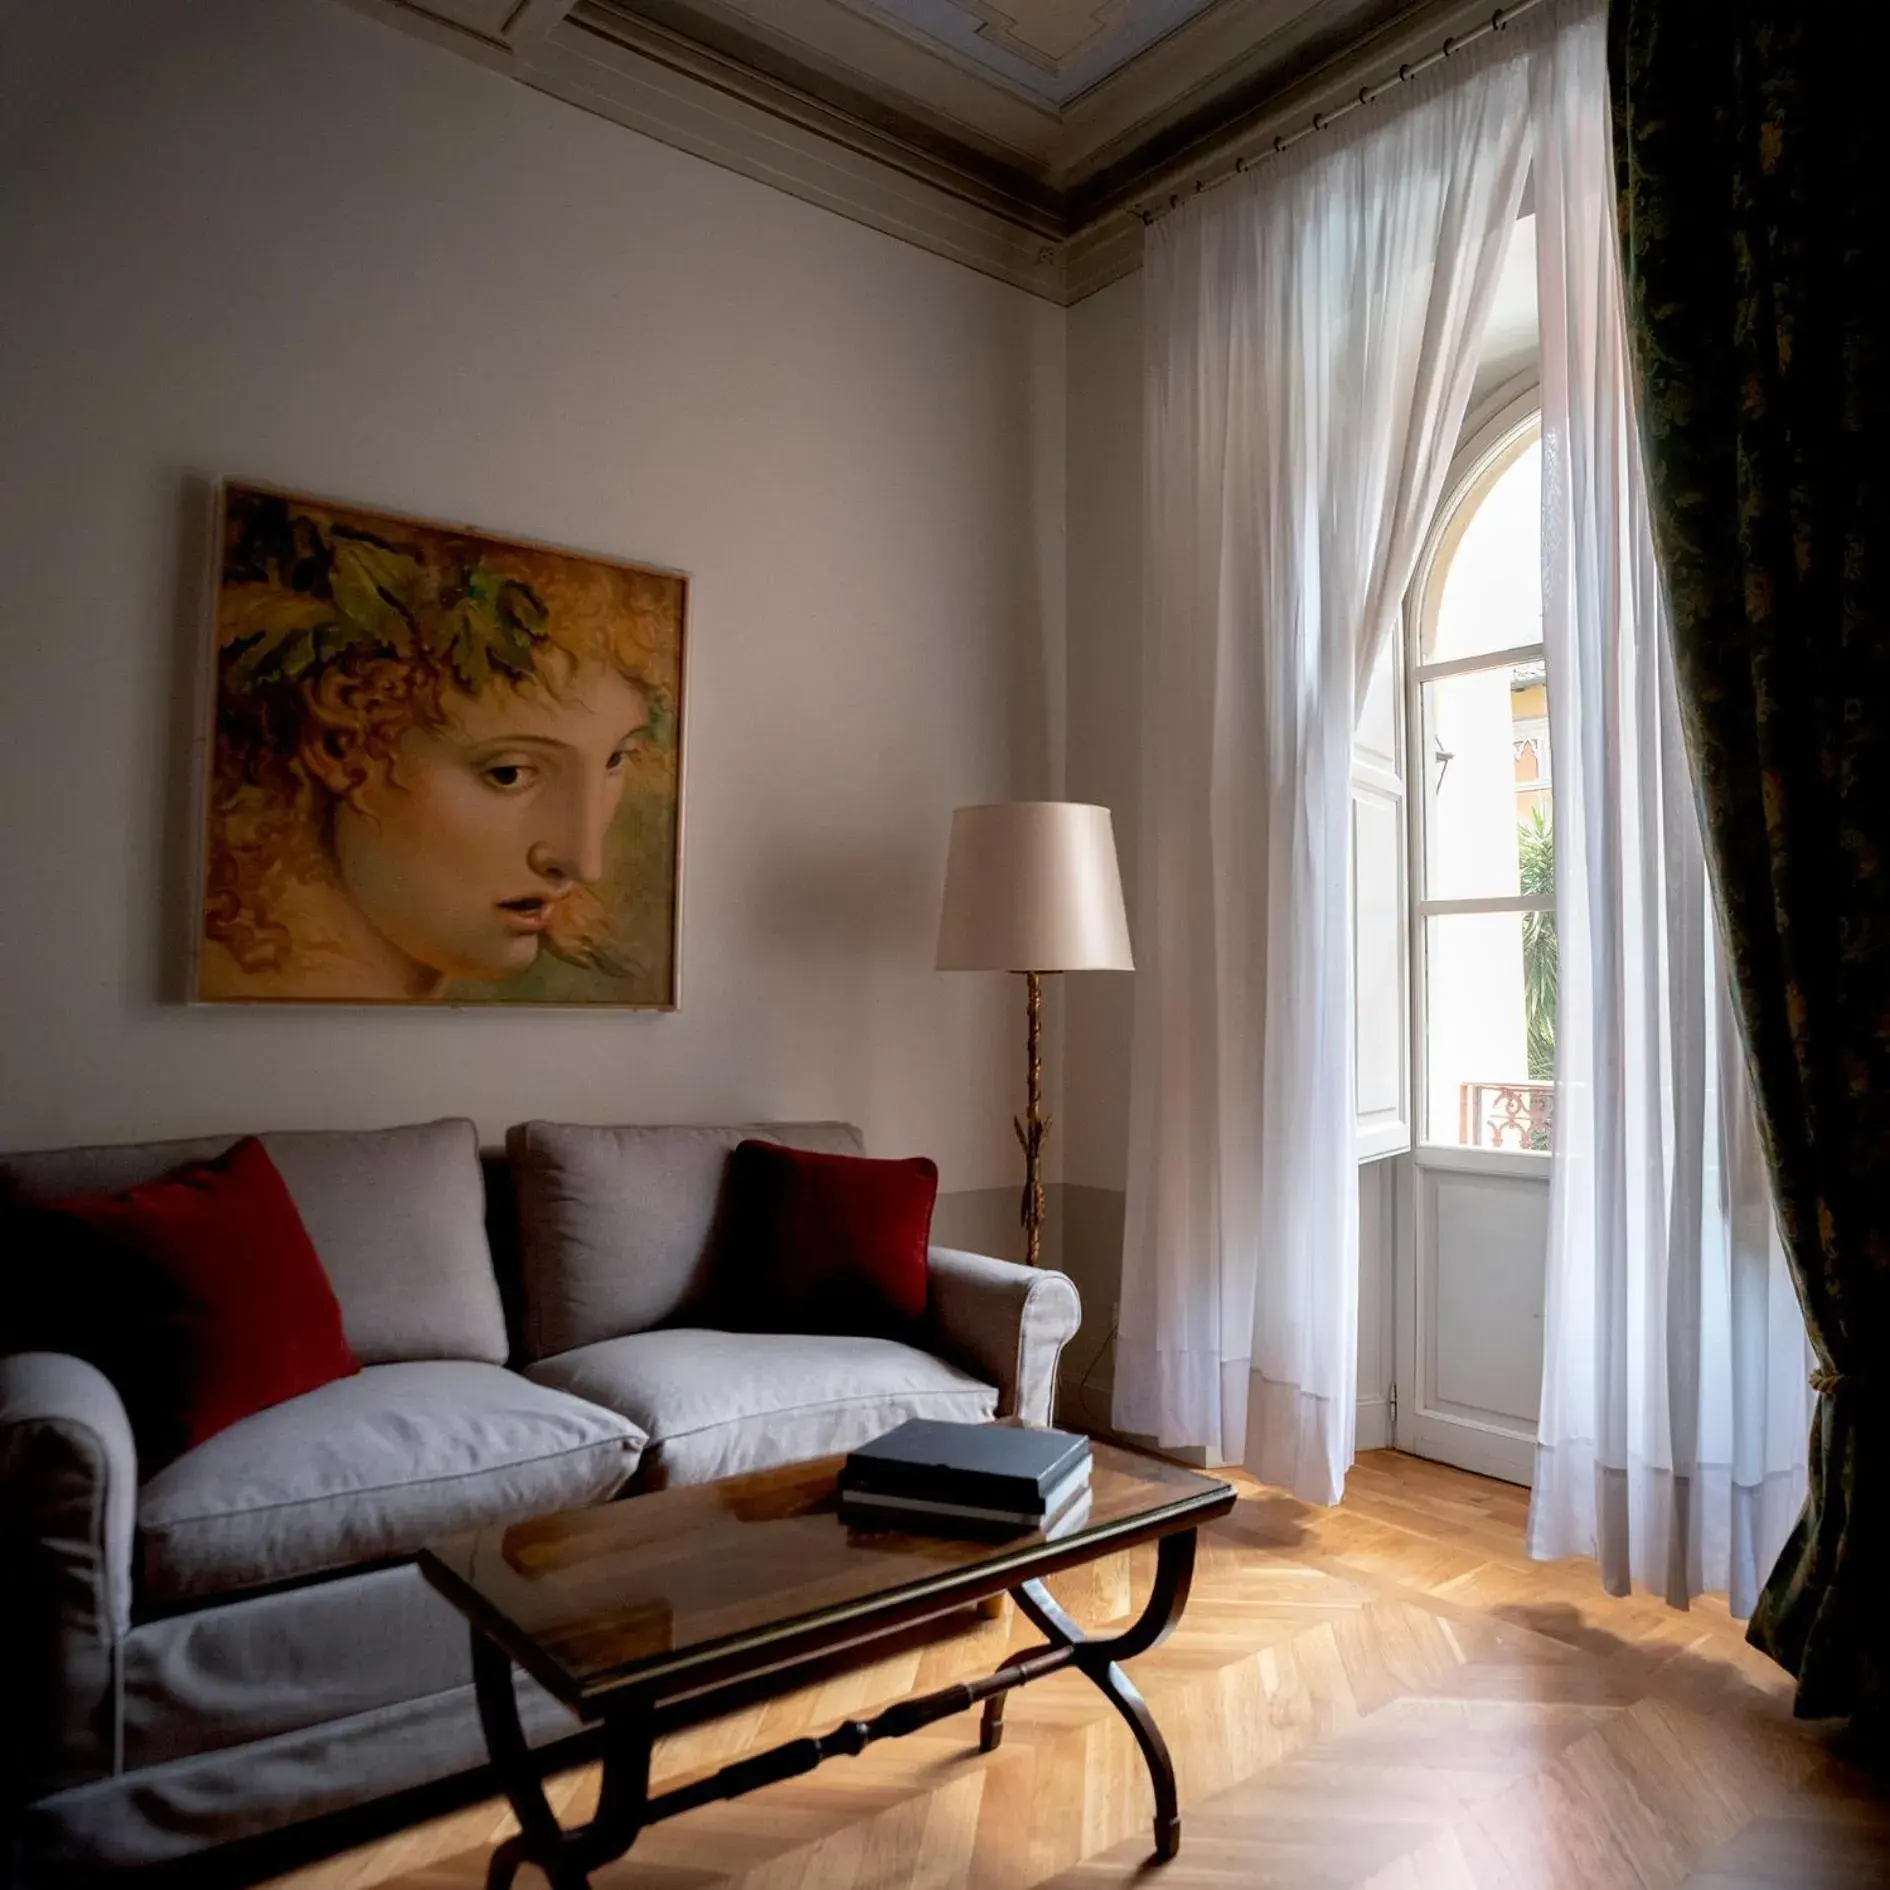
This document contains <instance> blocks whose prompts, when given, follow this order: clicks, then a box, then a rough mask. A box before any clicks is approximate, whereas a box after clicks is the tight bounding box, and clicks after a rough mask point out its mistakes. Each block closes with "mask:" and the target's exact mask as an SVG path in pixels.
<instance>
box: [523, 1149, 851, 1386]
mask: <svg viewBox="0 0 1890 1890" xmlns="http://www.w3.org/2000/svg"><path fill="white" fill-rule="evenodd" d="M750 1138H755V1139H759V1140H764V1141H770V1142H782V1143H785V1144H786V1145H787V1146H788V1147H790V1148H805V1149H813V1150H816V1151H818V1152H820V1153H822V1154H828V1155H860V1154H863V1153H864V1152H865V1146H864V1144H863V1143H862V1141H861V1139H860V1132H859V1130H858V1129H856V1128H854V1127H853V1126H852V1125H851V1124H850V1123H845V1122H751V1123H737V1124H731V1125H729V1126H727V1127H722V1128H701V1129H693V1128H650V1127H627V1128H592V1127H588V1126H585V1125H582V1124H578V1123H567V1122H524V1123H520V1124H519V1126H518V1127H517V1128H515V1129H512V1130H510V1131H508V1132H507V1135H506V1138H505V1146H506V1152H507V1153H508V1154H509V1155H510V1156H511V1158H512V1173H513V1179H514V1182H515V1184H516V1186H517V1189H518V1220H519V1246H520V1263H521V1264H520V1278H521V1282H522V1288H523V1301H524V1304H523V1311H524V1321H523V1323H524V1333H523V1338H524V1353H525V1357H526V1358H527V1359H541V1358H551V1357H553V1356H555V1355H556V1354H557V1353H559V1352H568V1351H570V1350H572V1348H573V1347H575V1346H580V1345H594V1344H596V1343H597V1341H598V1340H600V1339H617V1338H622V1337H623V1336H624V1334H626V1333H630V1332H647V1331H648V1330H649V1329H650V1328H651V1327H652V1326H659V1325H662V1324H663V1323H664V1322H665V1321H666V1320H670V1319H674V1318H675V1317H676V1316H677V1314H678V1313H680V1312H682V1311H684V1310H685V1309H692V1308H700V1307H702V1306H703V1305H704V1304H705V1302H706V1301H707V1300H708V1298H709V1296H710V1288H711V1285H712V1282H711V1278H710V1272H711V1262H712V1261H713V1258H714V1250H715V1237H716V1233H717V1231H718V1227H719V1222H720V1216H721V1207H722V1186H723V1181H724V1178H725V1176H726V1174H727V1172H728V1158H729V1155H730V1153H731V1152H732V1151H733V1149H734V1147H735V1145H736V1144H737V1143H738V1142H743V1141H746V1140H748V1139H750Z"/></svg>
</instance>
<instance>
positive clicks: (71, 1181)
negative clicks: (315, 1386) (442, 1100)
mask: <svg viewBox="0 0 1890 1890" xmlns="http://www.w3.org/2000/svg"><path fill="white" fill-rule="evenodd" d="M239 1139H240V1138H239V1137H237V1136H233V1135H221V1136H200V1137H195V1138H193V1139H191V1140H189V1141H179V1142H131V1143H122V1144H119V1145H117V1146H115V1147H110V1148H67V1149H46V1150H42V1151H40V1152H38V1153H34V1154H27V1155H6V1156H0V1173H3V1174H5V1175H6V1176H7V1177H8V1178H10V1179H11V1180H12V1181H13V1183H14V1184H15V1185H16V1186H17V1187H18V1188H19V1189H20V1191H21V1192H22V1193H23V1194H25V1195H27V1196H29V1197H39V1198H43V1197H45V1196H48V1195H55V1194H115V1193H117V1192H118V1191H119V1190H121V1189H124V1188H135V1187H137V1186H138V1184H139V1183H140V1182H145V1181H151V1180H155V1179H156V1177H157V1176H159V1175H162V1174H164V1173H166V1172H167V1171H168V1170H170V1169H173V1168H176V1167H178V1166H179V1165H180V1164H181V1163H184V1162H191V1161H205V1160H208V1159H209V1158H211V1157H213V1156H217V1155H221V1154H222V1153H223V1151H224V1150H225V1149H227V1148H230V1147H231V1146H233V1145H234V1144H235V1143H236V1142H237V1141H238V1140H239ZM261 1141H262V1144H263V1146H264V1147H265V1148H266V1149H267V1150H268V1151H269V1158H270V1160H271V1161H273V1162H274V1163H275V1165H276V1167H277V1168H278V1170H280V1172H281V1175H282V1179H283V1181H284V1182H285V1183H287V1185H288V1189H289V1193H290V1195H291V1197H292V1198H293V1199H294V1201H295V1205H296V1209H297V1211H298V1212H299V1213H300V1214H301V1216H302V1224H303V1226H305V1227H306V1228H307V1229H308V1236H309V1239H310V1240H311V1241H313V1242H314V1245H315V1251H316V1252H317V1253H318V1254H319V1255H320V1256H321V1261H322V1265H323V1267H324V1268H325V1269H326V1270H327V1273H328V1278H329V1280H330V1282H331V1283H332V1284H333V1286H334V1289H335V1297H336V1299H338V1300H339V1301H340V1302H341V1319H342V1326H343V1329H344V1330H345V1331H346V1333H347V1335H348V1343H349V1344H350V1345H351V1346H352V1347H353V1348H354V1354H355V1357H356V1358H358V1359H359V1360H360V1361H361V1363H362V1364H364V1365H391V1364H396V1363H398V1362H400V1361H402V1360H405V1359H426V1358H455V1359H473V1360H478V1361H481V1362H483V1363H486V1364H492V1365H499V1364H503V1363H504V1362H505V1353H506V1339H505V1315H504V1313H503V1311H502V1310H501V1307H500V1303H499V1288H498V1282H497V1281H496V1280H495V1279H494V1278H493V1272H492V1252H491V1249H490V1248H489V1247H488V1246H487V1244H486V1228H485V1186H484V1183H483V1181H482V1180H481V1177H480V1172H479V1136H478V1132H477V1131H476V1130H475V1129H474V1127H473V1125H472V1124H471V1123H470V1122H467V1121H463V1120H459V1121H449V1122H426V1123H420V1124H418V1125H416V1126H414V1127H412V1128H401V1129H360V1130H353V1129H339V1130H325V1129H294V1130H283V1131H276V1132H271V1133H270V1134H267V1135H264V1136H263V1137H261Z"/></svg>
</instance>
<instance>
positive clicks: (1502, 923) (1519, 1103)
mask: <svg viewBox="0 0 1890 1890" xmlns="http://www.w3.org/2000/svg"><path fill="white" fill-rule="evenodd" d="M1424 929H1425V940H1424V944H1425V952H1424V978H1425V1009H1426V1016H1425V1025H1426V1038H1427V1049H1428V1052H1429V1054H1428V1056H1427V1058H1426V1084H1427V1090H1428V1093H1427V1095H1426V1097H1425V1139H1426V1140H1427V1141H1430V1142H1450V1143H1458V1144H1461V1145H1462V1146H1464V1147H1466V1148H1506V1149H1536V1150H1544V1151H1546V1150H1547V1148H1548V1147H1549V1143H1550V1137H1551V1131H1552V1127H1553V1120H1554V1104H1555V980H1556V945H1555V920H1554V917H1553V915H1552V914H1550V913H1546V912H1527V913H1525V912H1477V913H1449V914H1446V915H1443V916H1441V917H1437V918H1432V919H1429V920H1427V921H1426V922H1425V928H1424Z"/></svg>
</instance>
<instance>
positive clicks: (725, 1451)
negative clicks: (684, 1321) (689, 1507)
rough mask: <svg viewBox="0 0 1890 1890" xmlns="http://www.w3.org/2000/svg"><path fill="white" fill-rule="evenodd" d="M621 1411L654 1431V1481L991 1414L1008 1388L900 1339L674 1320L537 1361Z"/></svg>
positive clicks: (540, 1373)
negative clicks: (717, 1328) (914, 1422)
mask: <svg viewBox="0 0 1890 1890" xmlns="http://www.w3.org/2000/svg"><path fill="white" fill-rule="evenodd" d="M530 1374H531V1376H532V1377H533V1378H534V1379H536V1380H537V1381H538V1382H539V1383H540V1384H545V1385H556V1386H558V1387H559V1388H560V1389H561V1390H564V1391H570V1392H574V1393H576V1395H577V1396H578V1397H580V1398H587V1399H589V1400H590V1401H591V1402H592V1403H594V1404H604V1405H608V1406H609V1407H610V1408H611V1409H612V1410H613V1411H620V1412H622V1413H623V1415H624V1416H625V1417H627V1418H628V1419H629V1420H630V1422H631V1423H633V1424H634V1425H636V1426H637V1428H638V1430H639V1431H641V1432H642V1433H643V1434H644V1435H645V1437H646V1438H647V1439H648V1442H647V1444H646V1445H645V1447H644V1454H643V1462H642V1465H641V1467H640V1469H639V1471H638V1476H637V1482H638V1485H639V1487H641V1488H645V1489H659V1488H663V1487H665V1486H668V1485H672V1484H684V1483H708V1482H711V1481H713V1480H714V1479H715V1478H716V1477H726V1476H735V1475H737V1474H739V1473H740V1472H742V1471H746V1470H766V1469H769V1468H771V1467H772V1466H773V1465H775V1464H781V1463H801V1462H804V1461H805V1460H806V1459H807V1458H809V1457H825V1456H828V1455H830V1454H832V1453H834V1452H837V1451H846V1450H851V1449H852V1448H853V1447H854V1446H855V1445H856V1444H863V1443H865V1442H866V1441H867V1440H868V1439H869V1438H873V1437H878V1436H880V1435H881V1434H882V1433H883V1432H885V1431H889V1430H891V1429H892V1427H893V1426H894V1425H895V1424H900V1423H903V1422H904V1421H905V1420H906V1419H907V1418H909V1417H931V1418H946V1419H956V1420H960V1421H963V1422H967V1423H975V1422H982V1421H983V1420H985V1419H987V1418H989V1417H991V1416H992V1414H993V1413H994V1412H995V1410H996V1408H997V1395H998V1394H997V1388H996V1387H995V1386H994V1385H987V1384H985V1383H983V1382H982V1381H981V1380H979V1379H976V1378H973V1377H972V1376H971V1375H970V1374H969V1373H968V1372H962V1371H960V1370H959V1369H958V1367H957V1366H956V1365H948V1364H947V1363H946V1362H945V1360H943V1359H942V1358H934V1357H933V1356H932V1354H931V1353H930V1352H921V1351H920V1350H919V1349H918V1348H917V1347H916V1346H911V1345H901V1344H900V1343H899V1342H898V1341H897V1340H894V1339H855V1338H828V1337H825V1336H818V1335H812V1334H806V1333H753V1332H709V1331H704V1330H702V1329H701V1328H698V1327H692V1326H668V1327H665V1328H663V1329H662V1330H661V1331H657V1332H637V1333H632V1334H630V1335H629V1336H628V1337H626V1338H621V1339H606V1340H604V1341H603V1342H602V1343H600V1344H597V1345H586V1346H582V1347H580V1348H579V1349H578V1350H576V1351H573V1352H565V1353H563V1354H561V1355H560V1356H559V1357H557V1358H548V1359H544V1360H541V1361H540V1362H539V1363H538V1364H536V1365H533V1366H532V1367H531V1368H530Z"/></svg>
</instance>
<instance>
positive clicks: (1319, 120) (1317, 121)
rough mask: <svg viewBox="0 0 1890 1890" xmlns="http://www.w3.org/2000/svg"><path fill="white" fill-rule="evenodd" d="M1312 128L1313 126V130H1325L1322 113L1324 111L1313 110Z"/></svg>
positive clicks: (1323, 114) (1324, 117)
mask: <svg viewBox="0 0 1890 1890" xmlns="http://www.w3.org/2000/svg"><path fill="white" fill-rule="evenodd" d="M1312 128H1313V130H1315V131H1324V130H1325V128H1326V115H1325V113H1324V112H1314V113H1313V115H1312Z"/></svg>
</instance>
